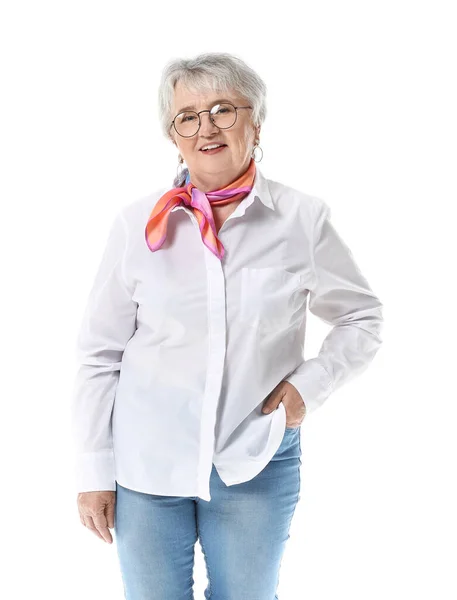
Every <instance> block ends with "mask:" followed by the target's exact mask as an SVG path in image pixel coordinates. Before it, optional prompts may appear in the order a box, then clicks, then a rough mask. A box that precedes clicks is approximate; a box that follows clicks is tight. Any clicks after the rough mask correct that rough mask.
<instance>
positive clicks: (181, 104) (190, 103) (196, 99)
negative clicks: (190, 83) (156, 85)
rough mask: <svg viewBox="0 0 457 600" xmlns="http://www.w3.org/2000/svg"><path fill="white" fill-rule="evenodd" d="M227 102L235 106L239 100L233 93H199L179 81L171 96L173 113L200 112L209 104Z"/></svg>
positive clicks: (229, 91)
mask: <svg viewBox="0 0 457 600" xmlns="http://www.w3.org/2000/svg"><path fill="white" fill-rule="evenodd" d="M222 100H229V101H230V102H232V103H233V104H235V105H236V103H237V101H238V100H240V98H239V97H238V96H237V94H235V93H234V92H233V91H231V90H228V91H220V90H219V91H218V90H216V91H199V90H194V89H190V88H188V87H187V86H186V85H184V84H183V83H182V82H181V81H178V82H177V83H176V85H175V93H174V96H173V108H174V112H181V111H183V110H196V111H198V110H202V109H205V108H209V107H210V106H211V104H213V103H215V102H220V101H222Z"/></svg>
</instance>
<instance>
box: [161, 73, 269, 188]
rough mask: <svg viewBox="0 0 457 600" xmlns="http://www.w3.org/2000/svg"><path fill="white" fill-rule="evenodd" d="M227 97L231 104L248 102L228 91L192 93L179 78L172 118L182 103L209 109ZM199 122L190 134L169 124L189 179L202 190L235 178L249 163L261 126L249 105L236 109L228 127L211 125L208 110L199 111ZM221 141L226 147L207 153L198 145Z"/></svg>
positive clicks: (221, 185)
mask: <svg viewBox="0 0 457 600" xmlns="http://www.w3.org/2000/svg"><path fill="white" fill-rule="evenodd" d="M222 100H228V101H229V102H231V103H232V104H233V105H234V106H249V102H247V101H246V99H245V98H243V97H240V96H238V95H236V94H232V93H230V92H219V93H218V92H209V93H195V92H193V91H192V92H191V91H190V90H189V89H188V88H186V87H185V86H184V85H183V84H182V83H181V81H178V83H177V84H176V86H175V95H174V102H173V111H172V115H173V116H172V119H173V118H174V117H175V116H176V115H177V114H178V113H179V112H181V111H182V109H183V108H185V107H192V109H191V110H194V111H195V112H199V111H200V110H205V109H208V110H209V109H211V107H212V106H213V105H214V104H216V103H217V102H218V101H222ZM200 119H201V126H200V129H199V130H198V132H197V133H196V134H195V135H194V136H193V137H190V138H184V137H182V136H180V135H179V134H178V133H177V132H176V130H175V128H174V127H173V126H172V127H171V129H170V133H171V135H172V137H173V143H174V144H175V145H176V147H177V148H178V150H179V152H180V154H181V155H182V157H183V159H184V160H185V162H186V165H187V167H188V169H189V172H190V176H191V179H192V183H194V185H196V186H197V187H199V188H200V189H201V190H202V191H211V190H213V189H217V188H218V187H224V186H225V185H228V184H229V183H230V182H231V181H234V180H235V179H237V178H238V177H239V176H240V175H241V174H242V173H244V172H245V171H246V170H247V168H248V167H249V163H250V161H251V153H252V150H253V148H254V146H255V142H256V140H258V139H259V135H260V127H255V126H254V124H253V123H252V109H250V108H247V109H246V108H242V109H239V110H237V118H236V122H235V124H234V125H233V126H232V127H230V128H229V129H219V128H218V127H217V126H216V125H214V124H213V123H212V122H211V120H210V118H209V113H207V112H206V113H202V114H201V115H200ZM211 143H221V144H226V147H225V148H223V149H222V150H220V151H219V152H216V153H214V154H207V153H205V152H204V151H202V150H201V148H202V147H203V146H205V145H207V144H211Z"/></svg>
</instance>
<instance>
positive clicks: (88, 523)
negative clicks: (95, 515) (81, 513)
mask: <svg viewBox="0 0 457 600" xmlns="http://www.w3.org/2000/svg"><path fill="white" fill-rule="evenodd" d="M84 521H85V523H86V527H87V529H90V530H91V531H92V533H95V535H96V536H97V537H99V538H100V539H101V540H103V541H105V540H104V538H103V536H102V535H100V532H99V531H98V529H97V528H96V527H95V524H94V521H93V520H92V517H89V516H87V515H86V516H85V517H84Z"/></svg>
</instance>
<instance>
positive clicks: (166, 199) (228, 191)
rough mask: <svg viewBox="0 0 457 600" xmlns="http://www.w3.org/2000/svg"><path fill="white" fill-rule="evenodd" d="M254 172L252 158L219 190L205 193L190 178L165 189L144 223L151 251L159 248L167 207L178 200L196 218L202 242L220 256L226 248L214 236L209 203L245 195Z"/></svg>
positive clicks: (233, 199) (165, 233)
mask: <svg viewBox="0 0 457 600" xmlns="http://www.w3.org/2000/svg"><path fill="white" fill-rule="evenodd" d="M255 174H256V167H255V161H254V159H251V162H250V163H249V167H248V169H247V170H246V171H245V172H244V173H243V174H242V175H241V176H240V177H238V179H235V181H232V182H231V183H229V185H227V186H225V187H223V188H221V189H219V190H214V191H211V192H206V193H204V192H201V191H200V190H199V189H198V188H197V187H196V186H195V185H194V184H193V183H192V182H190V181H189V183H188V184H187V185H185V186H183V187H176V188H173V189H171V190H169V191H168V192H166V193H165V194H164V195H163V196H162V197H161V198H160V199H159V200H158V201H157V203H156V204H155V206H154V208H153V210H152V212H151V214H150V216H149V219H148V222H147V225H146V230H145V238H146V244H147V245H148V247H149V249H150V250H151V252H155V251H156V250H159V249H160V248H161V246H162V245H163V243H164V242H165V238H166V237H167V226H168V217H169V216H170V211H171V210H172V209H173V207H175V206H177V205H178V204H185V205H186V206H189V207H190V209H191V210H192V212H193V213H194V215H195V216H196V218H197V222H198V225H199V228H200V233H201V236H202V241H203V243H204V244H205V246H206V247H207V248H209V249H210V250H211V252H213V254H215V255H216V256H217V257H218V258H219V259H222V258H223V257H224V254H225V250H224V246H223V245H222V243H221V241H220V240H219V238H218V237H217V232H216V224H215V222H214V217H213V212H212V208H211V205H214V206H225V205H226V204H230V203H231V202H235V201H236V200H242V199H243V198H245V197H246V196H247V195H248V194H249V192H250V191H251V189H252V186H253V184H254V179H255ZM186 181H187V179H186Z"/></svg>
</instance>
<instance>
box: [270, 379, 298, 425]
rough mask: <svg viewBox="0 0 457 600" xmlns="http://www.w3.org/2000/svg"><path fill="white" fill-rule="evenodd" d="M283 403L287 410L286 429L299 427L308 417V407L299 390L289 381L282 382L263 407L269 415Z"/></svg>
mask: <svg viewBox="0 0 457 600" xmlns="http://www.w3.org/2000/svg"><path fill="white" fill-rule="evenodd" d="M280 402H282V403H283V404H284V407H285V409H286V427H299V426H300V425H301V424H302V422H303V419H304V418H305V415H306V406H305V403H304V401H303V398H302V397H301V395H300V393H299V391H298V390H297V388H296V387H295V386H294V385H292V384H291V383H289V382H288V381H281V382H280V383H279V384H278V385H277V386H276V387H275V389H274V390H273V391H272V392H271V394H270V395H269V396H268V397H267V400H266V402H265V404H264V405H263V408H262V412H263V413H265V414H267V413H270V412H272V411H273V410H275V409H276V408H278V406H279V403H280Z"/></svg>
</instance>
